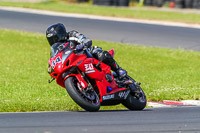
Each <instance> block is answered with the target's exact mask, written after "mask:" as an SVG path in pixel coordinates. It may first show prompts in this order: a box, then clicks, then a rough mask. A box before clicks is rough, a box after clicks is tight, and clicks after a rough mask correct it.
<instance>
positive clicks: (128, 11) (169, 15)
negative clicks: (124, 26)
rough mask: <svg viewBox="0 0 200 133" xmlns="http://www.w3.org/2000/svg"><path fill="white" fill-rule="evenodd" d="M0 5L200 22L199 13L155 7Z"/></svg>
mask: <svg viewBox="0 0 200 133" xmlns="http://www.w3.org/2000/svg"><path fill="white" fill-rule="evenodd" d="M0 6H13V7H25V8H35V9H41V10H51V11H59V12H68V13H81V14H92V15H101V16H114V17H124V18H136V19H148V20H161V21H174V22H184V23H196V24H200V14H196V13H180V12H175V11H174V12H171V11H159V10H156V9H151V10H147V9H146V8H145V9H144V8H118V7H103V6H93V5H91V4H76V3H74V4H73V3H66V2H65V3H64V2H61V1H56V0H54V1H48V2H41V3H22V2H19V3H15V2H0Z"/></svg>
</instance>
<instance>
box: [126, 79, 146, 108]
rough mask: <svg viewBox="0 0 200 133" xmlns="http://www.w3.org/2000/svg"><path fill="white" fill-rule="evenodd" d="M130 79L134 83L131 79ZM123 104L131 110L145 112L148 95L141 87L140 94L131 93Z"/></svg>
mask: <svg viewBox="0 0 200 133" xmlns="http://www.w3.org/2000/svg"><path fill="white" fill-rule="evenodd" d="M128 77H129V76H128ZM129 79H131V80H132V81H134V80H133V79H132V78H131V77H129ZM134 82H135V81H134ZM135 87H136V85H135ZM122 104H123V105H124V106H125V107H127V108H128V109H130V110H143V109H144V108H145V107H146V104H147V100H146V95H145V93H144V91H143V90H142V88H141V87H140V86H139V93H137V94H136V93H134V92H131V93H130V94H129V95H128V97H127V98H126V99H125V100H124V101H123V102H122Z"/></svg>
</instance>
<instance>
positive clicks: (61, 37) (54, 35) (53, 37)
mask: <svg viewBox="0 0 200 133" xmlns="http://www.w3.org/2000/svg"><path fill="white" fill-rule="evenodd" d="M46 38H47V40H48V42H49V44H50V45H51V46H52V45H53V44H54V43H57V42H65V41H66V40H67V32H66V29H65V26H64V25H63V24H61V23H57V24H53V25H51V26H50V27H49V28H48V29H47V30H46Z"/></svg>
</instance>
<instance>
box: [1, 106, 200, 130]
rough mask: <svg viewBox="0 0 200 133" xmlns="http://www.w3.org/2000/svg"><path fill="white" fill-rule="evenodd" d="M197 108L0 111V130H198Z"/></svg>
mask: <svg viewBox="0 0 200 133" xmlns="http://www.w3.org/2000/svg"><path fill="white" fill-rule="evenodd" d="M199 112H200V108H199V107H190V108H189V107H177V108H154V109H145V110H143V111H128V110H119V111H100V112H93V113H91V112H42V113H5V114H4V113H3V114H1V113H0V133H84V132H85V133H200V113H199Z"/></svg>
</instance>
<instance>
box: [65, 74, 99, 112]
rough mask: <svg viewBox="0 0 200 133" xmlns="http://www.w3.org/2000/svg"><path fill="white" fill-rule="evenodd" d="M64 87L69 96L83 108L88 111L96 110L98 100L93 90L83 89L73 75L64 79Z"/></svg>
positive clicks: (97, 108)
mask: <svg viewBox="0 0 200 133" xmlns="http://www.w3.org/2000/svg"><path fill="white" fill-rule="evenodd" d="M65 88H66V90H67V92H68V94H69V95H70V97H71V98H72V99H73V100H74V101H75V102H76V103H77V104H78V105H79V106H80V107H82V108H83V109H85V110H86V111H90V112H95V111H98V110H99V108H100V100H99V97H98V95H97V93H96V92H95V91H94V90H89V91H85V90H84V89H82V87H81V86H80V83H79V82H78V80H77V79H76V78H75V77H69V78H67V79H66V80H65Z"/></svg>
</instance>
